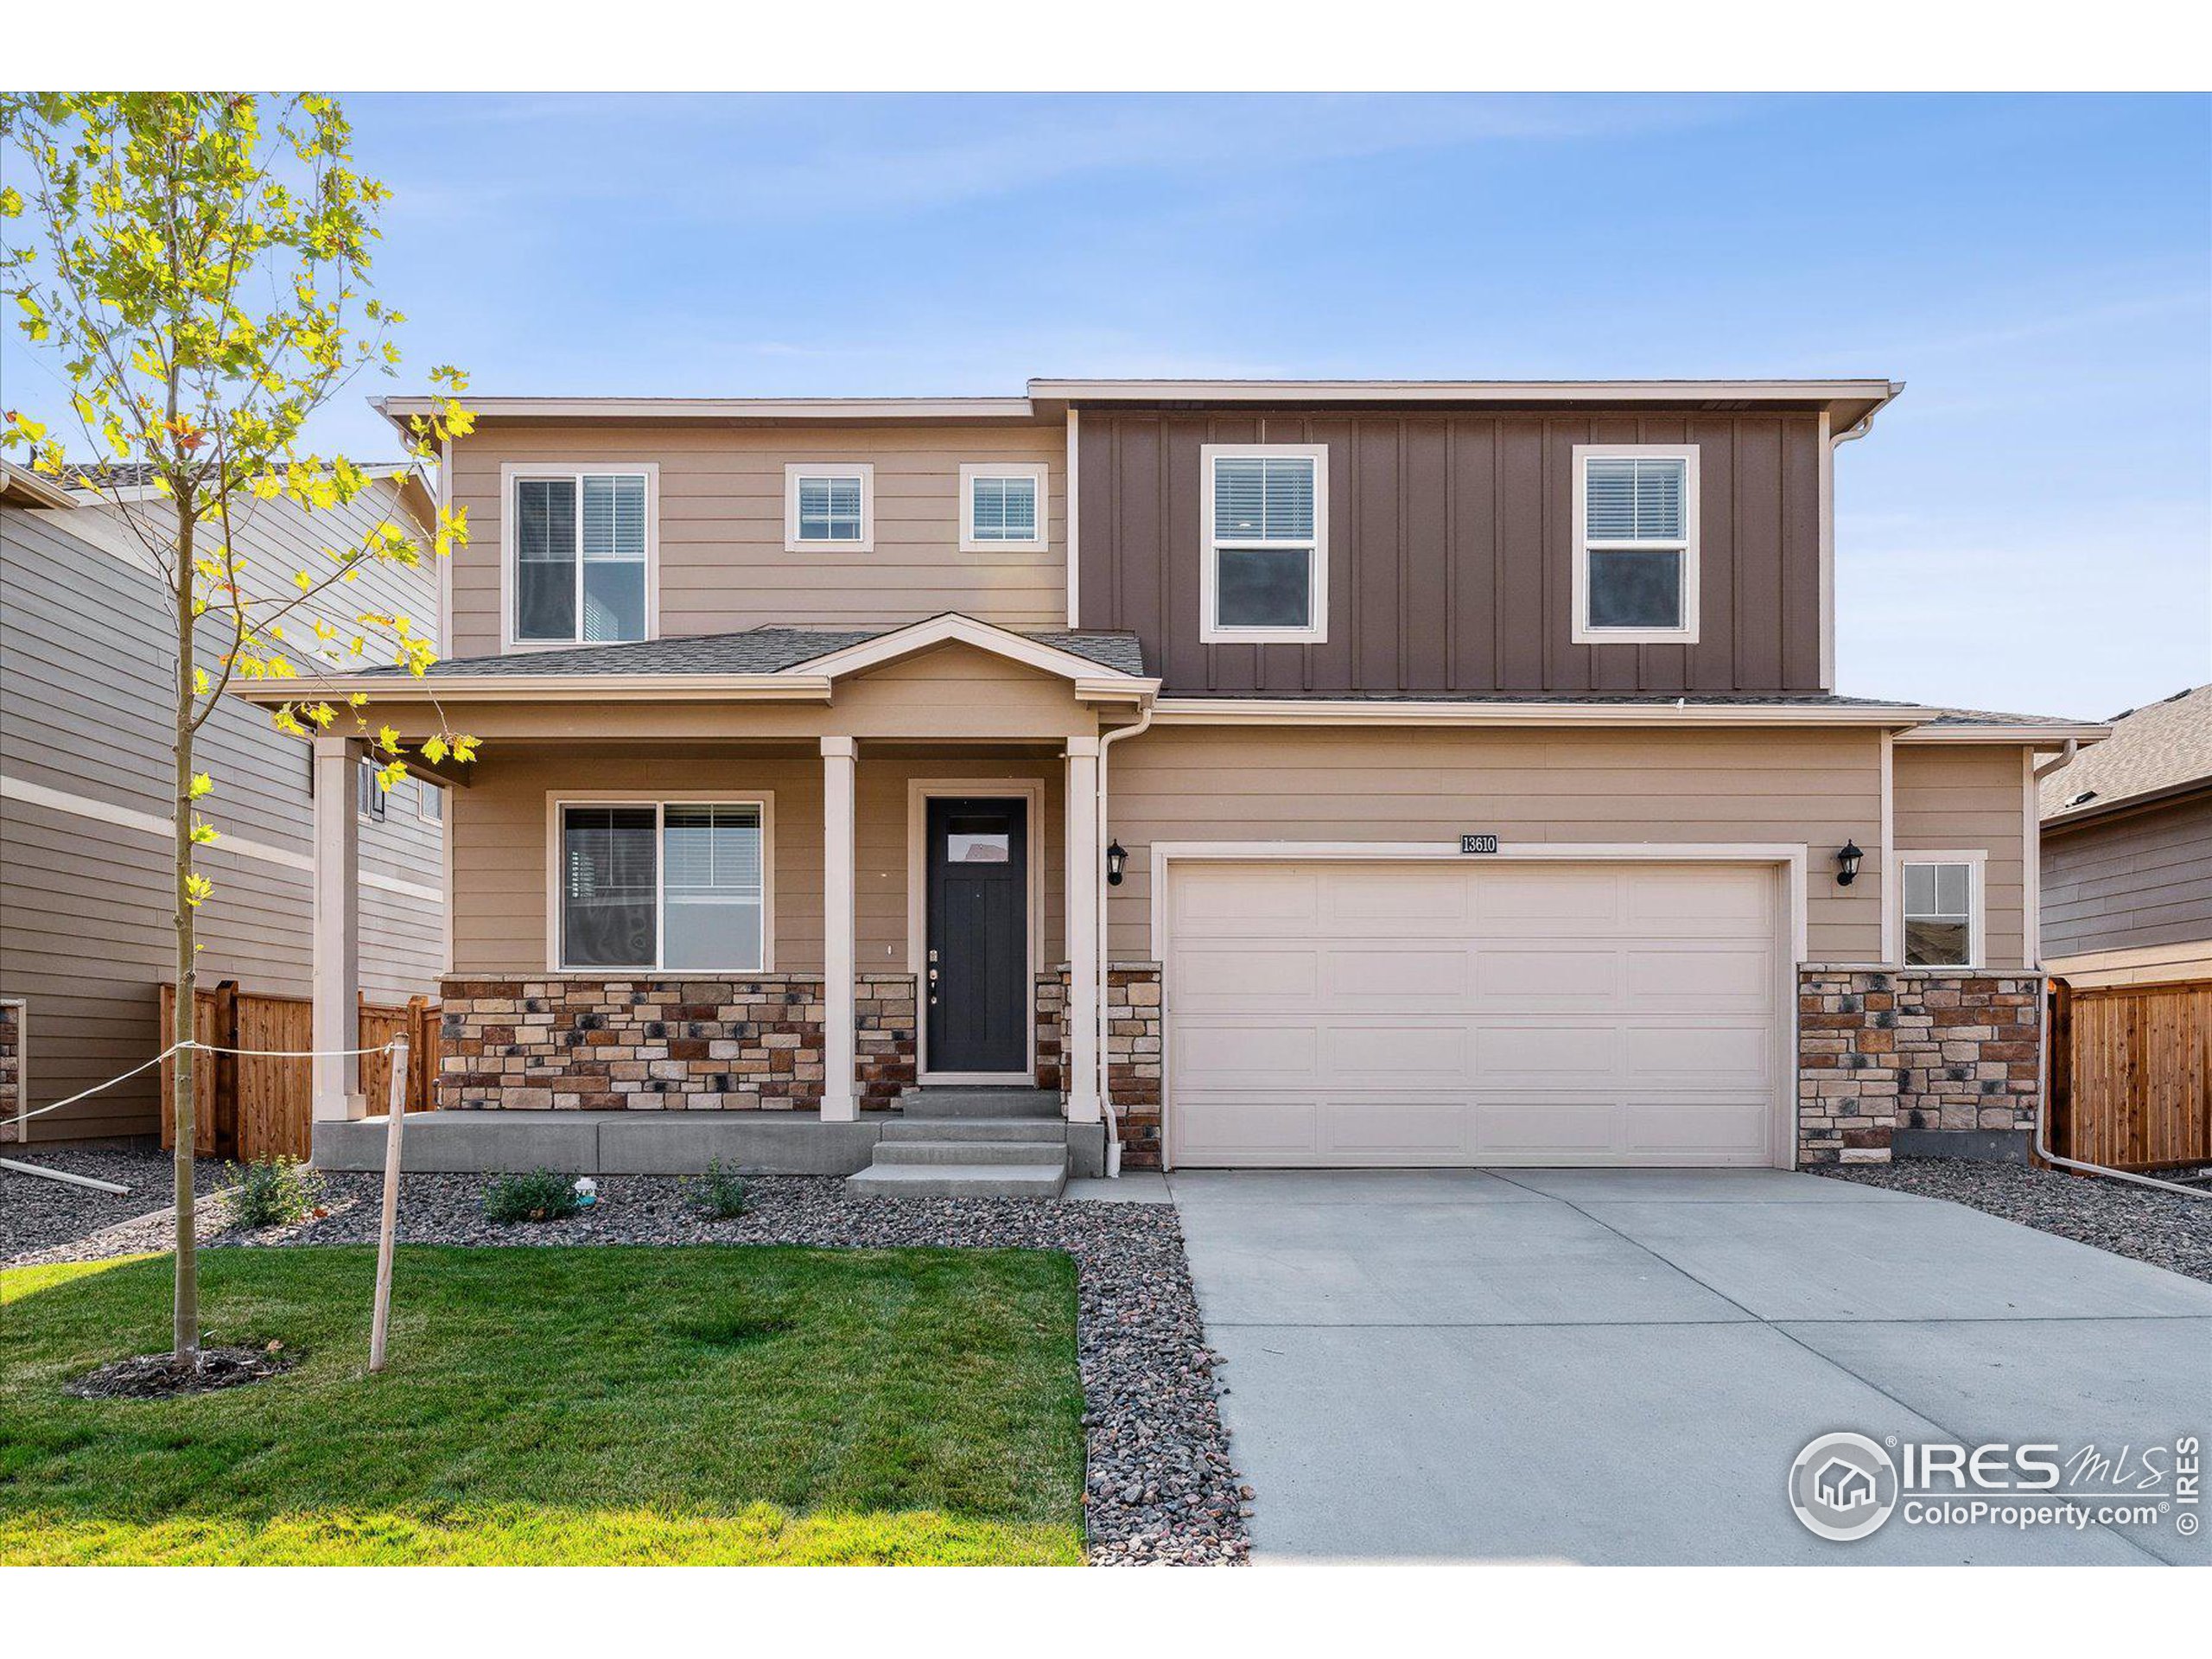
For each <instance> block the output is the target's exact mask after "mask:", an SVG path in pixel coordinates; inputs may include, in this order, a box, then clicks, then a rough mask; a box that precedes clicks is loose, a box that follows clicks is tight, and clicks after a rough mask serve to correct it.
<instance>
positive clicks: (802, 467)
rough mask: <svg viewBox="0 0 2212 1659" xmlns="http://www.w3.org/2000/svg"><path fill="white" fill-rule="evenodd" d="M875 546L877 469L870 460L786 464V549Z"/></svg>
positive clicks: (866, 548) (846, 549)
mask: <svg viewBox="0 0 2212 1659" xmlns="http://www.w3.org/2000/svg"><path fill="white" fill-rule="evenodd" d="M874 549H875V468H874V466H873V465H872V464H870V463H869V462H868V461H805V462H797V461H795V462H793V463H791V465H789V466H787V467H785V468H784V550H785V552H786V553H804V552H808V551H830V550H836V551H841V552H848V553H868V552H873V551H874Z"/></svg>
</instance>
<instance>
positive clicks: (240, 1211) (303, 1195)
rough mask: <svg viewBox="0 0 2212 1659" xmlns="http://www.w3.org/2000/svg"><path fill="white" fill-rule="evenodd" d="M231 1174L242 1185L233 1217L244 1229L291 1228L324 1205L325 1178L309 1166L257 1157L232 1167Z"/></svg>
mask: <svg viewBox="0 0 2212 1659" xmlns="http://www.w3.org/2000/svg"><path fill="white" fill-rule="evenodd" d="M231 1173H232V1177H233V1178H234V1179H236V1180H237V1182H238V1196H237V1197H236V1198H232V1200H231V1215H232V1219H234V1220H235V1221H236V1222H237V1223H238V1225H239V1226H241V1227H289V1226H292V1225H294V1224H296V1223H299V1222H302V1221H305V1220H306V1219H307V1218H308V1217H309V1216H311V1215H313V1214H314V1213H315V1211H316V1209H317V1208H318V1207H319V1206H320V1205H321V1203H322V1177H321V1176H320V1175H318V1174H316V1173H315V1171H313V1170H312V1169H310V1168H308V1166H306V1165H305V1164H295V1163H289V1162H287V1161H285V1160H283V1159H278V1158H257V1159H255V1160H253V1161H252V1162H251V1163H250V1164H232V1166H231Z"/></svg>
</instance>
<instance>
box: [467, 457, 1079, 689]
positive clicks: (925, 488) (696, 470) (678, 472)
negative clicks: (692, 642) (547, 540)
mask: <svg viewBox="0 0 2212 1659" xmlns="http://www.w3.org/2000/svg"><path fill="white" fill-rule="evenodd" d="M1065 460H1066V438H1065V433H1064V431H1063V430H1062V429H1059V428H1057V427H1045V426H1007V427H986V428H977V427H958V428H929V427H913V426H891V427H881V426H879V427H852V428H846V429H836V430H823V429H818V428H815V427H811V426H810V427H807V428H805V429H792V428H790V427H781V428H763V429H702V428H697V427H685V426H677V425H671V426H665V427H647V428H640V427H639V426H637V425H635V424H632V423H625V424H623V425H620V426H603V427H594V426H588V425H578V426H559V427H545V426H540V427H531V426H516V425H510V424H507V423H499V424H496V425H493V426H489V427H486V429H484V430H483V431H481V432H480V433H479V434H477V435H474V436H472V437H469V438H466V439H463V440H461V442H458V443H456V444H455V445H454V457H453V492H454V505H456V506H459V507H464V508H466V509H467V512H468V521H469V543H468V545H467V548H466V549H465V550H463V551H462V552H461V554H460V555H459V556H457V557H456V559H455V560H454V569H453V572H452V575H453V619H452V635H451V639H452V646H451V650H450V651H449V652H448V654H449V655H452V656H456V657H472V656H484V655H490V654H493V653H496V652H499V649H500V634H501V628H500V615H499V602H500V601H499V594H500V579H499V560H500V556H501V550H500V544H499V543H500V518H501V515H502V513H503V512H504V505H505V504H504V503H503V502H502V501H501V499H500V494H499V474H500V468H501V467H502V466H503V465H504V464H505V463H507V462H510V461H525V462H526V461H585V462H606V463H608V464H610V465H619V464H620V463H623V462H635V461H651V462H653V463H655V464H656V465H657V466H658V469H659V480H660V488H659V513H658V524H657V531H658V560H659V582H660V628H661V632H662V633H663V634H664V635H675V634H697V633H720V632H729V631H733V630H736V629H741V628H750V627H756V626H761V625H763V624H772V623H784V624H791V625H797V626H820V627H887V626H895V625H897V624H899V623H903V622H909V621H913V620H917V619H918V618H921V617H925V616H931V615H934V614H936V613H938V612H941V611H961V612H964V613H967V614H969V615H971V616H976V617H979V618H981V619H982V620H985V621H989V622H995V623H998V624H1001V626H1007V627H1014V628H1042V627H1057V626H1064V625H1065V622H1066V620H1067V565H1066V533H1067V492H1066V486H1065V477H1064V472H1065ZM807 461H825V462H826V461H866V462H868V463H869V464H870V465H871V466H873V467H874V478H875V499H874V521H875V545H874V550H872V551H870V552H867V553H858V552H845V551H837V550H807V551H805V552H804V553H787V552H785V550H784V530H785V518H784V512H785V508H784V467H785V463H786V462H807ZM988 461H1018V462H1024V463H1035V462H1039V461H1041V462H1044V463H1045V464H1046V466H1047V467H1049V469H1050V471H1049V474H1048V476H1047V486H1046V493H1047V497H1048V499H1047V502H1046V541H1047V547H1046V550H1045V551H1043V552H1033V553H1015V552H988V553H963V552H961V551H960V537H959V505H960V468H961V467H962V466H963V464H964V463H968V462H988Z"/></svg>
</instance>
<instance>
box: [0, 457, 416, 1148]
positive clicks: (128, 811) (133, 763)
mask: <svg viewBox="0 0 2212 1659" xmlns="http://www.w3.org/2000/svg"><path fill="white" fill-rule="evenodd" d="M388 487H389V486H381V485H380V486H377V492H378V496H379V497H380V498H382V497H384V494H385V491H386V490H387V489H388ZM367 505H368V504H367V503H364V504H362V507H363V510H364V511H363V513H362V514H359V515H349V517H352V516H360V517H363V518H364V522H365V510H366V507H367ZM343 533H344V531H342V530H340V528H339V527H338V526H336V525H332V526H330V527H328V528H324V527H322V526H321V524H317V526H316V527H315V530H314V531H312V532H310V531H309V530H308V527H307V526H306V525H304V524H300V523H299V522H297V520H296V518H294V517H293V516H292V514H291V512H290V511H289V509H283V508H278V509H277V510H275V511H271V510H268V509H264V512H262V514H261V515H260V518H259V521H258V522H257V524H256V525H255V527H254V529H253V531H251V544H252V545H253V546H254V548H255V549H256V550H257V552H258V553H260V554H262V555H264V556H267V557H269V558H270V559H272V560H274V559H281V558H284V557H286V556H294V555H297V554H298V553H299V551H300V549H301V546H302V541H303V540H304V539H305V538H307V537H308V536H309V535H310V534H312V536H313V538H314V540H315V542H316V543H321V542H322V541H330V540H335V539H337V537H340V535H342V534H343ZM115 537H116V526H114V525H113V524H111V523H109V522H108V519H107V514H106V511H105V510H104V509H100V508H80V509H79V510H78V511H76V512H39V511H29V510H25V509H20V508H14V507H9V508H4V509H0V667H3V668H4V681H3V682H0V995H8V996H22V997H23V998H25V999H26V1001H27V1002H28V1005H29V1007H28V1020H27V1028H28V1043H29V1054H30V1073H31V1099H30V1104H31V1105H32V1106H33V1107H37V1106H40V1105H43V1104H47V1103H50V1102H52V1101H54V1100H58V1099H60V1098H62V1097H63V1096H67V1095H71V1094H73V1093H75V1092H77V1091H78V1090H80V1089H83V1088H86V1087H87V1086H89V1085H91V1084H94V1083H98V1082H100V1081H102V1080H104V1079H105V1078H108V1077H113V1076H115V1075H116V1074H117V1073H118V1072H121V1071H125V1070H127V1069H129V1068H130V1066H132V1065H137V1064H138V1063H139V1062H140V1061H142V1060H144V1059H146V1058H149V1057H150V1056H151V1055H153V1054H154V1053H156V1052H158V1050H159V1047H160V1040H159V1038H158V1035H157V1033H156V1027H157V1025H158V1024H159V1019H158V1008H159V987H160V985H161V984H162V982H165V981H168V980H171V979H173V978H174V976H175V968H174V962H173V956H172V950H173V946H172V941H171V936H170V913H171V903H170V898H169V877H168V836H167V835H166V834H165V833H163V832H162V830H160V829H156V827H154V826H151V825H148V824H145V823H142V822H134V821H133V815H142V816H143V817H153V818H155V819H158V820H162V822H163V823H165V822H166V819H167V816H168V779H169V766H170V757H169V738H168V698H169V696H170V680H171V667H170V655H169V648H168V645H167V643H166V641H167V639H168V625H167V619H166V613H165V610H164V607H163V595H162V589H161V587H160V585H159V583H158V582H156V579H155V577H154V576H153V575H151V573H150V572H149V571H148V570H147V569H144V568H143V566H141V565H139V564H137V563H133V562H132V560H131V558H130V556H128V555H129V545H128V543H123V542H120V541H118V540H116V539H115ZM103 543H105V544H103ZM434 583H435V576H434V573H432V572H429V571H423V572H420V573H396V572H378V573H376V574H375V575H373V576H372V577H368V578H365V580H364V581H363V582H359V583H356V584H354V593H355V595H356V602H358V603H360V604H362V605H367V604H376V605H379V606H381V605H397V606H401V607H405V608H406V609H408V610H409V611H410V612H411V613H414V614H416V615H418V616H421V617H423V618H424V619H426V620H427V619H429V618H430V617H431V616H432V615H433V614H434V613H435V585H434ZM199 763H200V767H201V769H202V770H204V771H207V772H209V773H210V774H211V775H212V776H213V779H215V783H216V790H215V793H214V794H213V797H211V798H210V800H209V804H208V810H207V817H208V818H209V819H210V821H211V822H213V823H214V824H215V826H216V827H217V829H219V831H220V832H221V836H222V839H221V840H220V841H219V842H217V844H216V845H215V846H214V847H213V848H211V849H204V850H203V852H202V854H201V856H200V867H201V868H202V869H203V870H204V871H205V873H206V874H207V875H208V877H209V878H210V879H211V880H213V883H214V885H215V891H214V893H213V897H211V898H210V899H208V900H207V903H206V904H205V905H204V906H202V907H201V910H200V918H199V919H200V941H201V944H202V946H203V948H202V950H201V951H200V976H201V982H202V983H203V984H207V985H213V983H215V982H218V981H220V980H223V979H226V978H227V979H235V980H237V981H238V983H239V984H240V986H241V987H243V988H245V989H248V990H254V991H269V992H279V993H289V994H304V993H305V992H306V991H307V989H308V975H309V954H310V950H311V944H310V938H311V920H312V916H311V912H312V889H311V887H310V884H309V880H308V868H307V867H308V857H309V848H310V824H311V822H312V817H313V809H312V804H311V801H310V798H309V794H308V754H307V748H306V746H305V745H304V744H303V743H302V742H301V741H298V740H296V739H293V738H288V737H285V736H283V735H282V734H279V733H277V732H276V731H275V730H273V729H272V728H270V724H269V720H268V716H267V715H265V714H264V713H263V712H261V711H260V710H258V709H252V708H250V707H248V706H247V705H245V704H244V703H242V702H225V703H224V704H223V705H222V706H220V707H219V709H217V711H216V713H215V714H214V715H213V717H212V718H211V719H210V720H209V721H208V722H207V725H206V726H205V727H204V728H201V731H200V743H199ZM55 794H58V795H59V796H60V797H61V798H62V800H61V801H60V802H59V803H56V802H55V801H54V800H53V799H52V798H51V797H52V796H53V795H55ZM402 795H403V797H404V798H395V800H394V802H393V803H392V806H391V811H390V813H389V815H388V817H387V819H386V822H385V823H382V824H376V825H369V826H365V827H364V829H363V833H362V870H363V876H364V880H363V884H362V890H361V903H362V918H363V934H364V948H363V961H362V968H363V979H364V983H365V988H367V990H368V992H369V994H370V995H371V996H372V997H377V998H380V999H401V998H404V997H405V996H407V995H411V994H413V993H416V992H418V991H420V992H431V991H435V988H436V982H437V976H438V973H439V971H440V969H441V967H442V956H443V950H444V917H443V906H442V902H432V901H430V900H429V899H425V898H423V897H421V896H419V895H415V894H410V893H404V892H400V891H395V890H394V889H393V887H391V886H387V885H382V884H380V883H379V882H378V878H379V877H381V878H384V879H385V881H396V882H399V883H404V884H406V885H407V886H410V887H421V888H425V889H429V890H432V891H435V892H438V893H442V891H443V887H444V881H443V875H442V867H443V861H444V855H443V850H442V832H441V831H440V830H439V829H438V828H437V826H435V825H430V824H424V823H421V822H420V821H419V820H418V819H417V818H416V816H415V813H414V810H413V794H412V785H409V786H408V788H407V789H406V790H405V791H402ZM155 1094H156V1088H155V1084H154V1081H153V1074H152V1073H150V1072H149V1073H147V1074H145V1075H144V1076H143V1077H138V1078H134V1079H132V1080H131V1081H130V1082H129V1083H127V1084H123V1085H121V1086H120V1087H118V1088H117V1089H115V1090H110V1091H108V1092H106V1093H105V1094H102V1095H99V1096H95V1097H94V1098H93V1099H92V1100H90V1101H87V1102H86V1103H84V1104H83V1105H82V1106H80V1107H73V1108H71V1109H68V1110H67V1111H65V1112H61V1113H58V1114H55V1115H54V1116H48V1117H47V1118H43V1119H34V1120H33V1121H32V1122H31V1124H30V1131H31V1138H32V1139H33V1140H34V1141H36V1140H41V1139H48V1140H50V1139H64V1138H71V1137H79V1136H86V1135H123V1134H143V1133H145V1132H148V1131H149V1130H151V1129H153V1128H155V1127H156V1116H155Z"/></svg>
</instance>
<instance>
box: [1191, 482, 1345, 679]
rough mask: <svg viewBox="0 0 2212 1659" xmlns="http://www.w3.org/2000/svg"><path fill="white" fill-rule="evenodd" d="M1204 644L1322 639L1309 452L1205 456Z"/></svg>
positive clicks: (1321, 526) (1322, 565)
mask: <svg viewBox="0 0 2212 1659" xmlns="http://www.w3.org/2000/svg"><path fill="white" fill-rule="evenodd" d="M1207 457H1208V458H1207V466H1206V471H1207V476H1208V499H1207V502H1206V508H1205V512H1206V534H1207V547H1206V569H1205V605H1206V614H1205V618H1204V622H1205V626H1204V627H1203V628H1202V629H1201V634H1202V637H1204V638H1206V639H1253V640H1262V641H1264V640H1269V639H1280V640H1306V639H1320V638H1322V637H1323V634H1324V621H1325V605H1324V600H1323V596H1322V587H1323V582H1324V579H1325V575H1326V570H1327V562H1326V559H1325V556H1324V552H1323V548H1322V541H1323V535H1324V531H1325V515H1324V511H1323V508H1322V506H1321V494H1322V487H1323V470H1322V458H1321V456H1320V455H1319V454H1318V453H1316V452H1313V451H1311V450H1306V449H1300V450H1299V451H1297V452H1294V453H1283V452H1281V450H1277V451H1274V452H1269V451H1268V450H1266V449H1255V450H1243V451H1240V450H1234V449H1227V450H1224V449H1217V448H1213V447H1212V446H1209V447H1208V451H1207Z"/></svg>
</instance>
